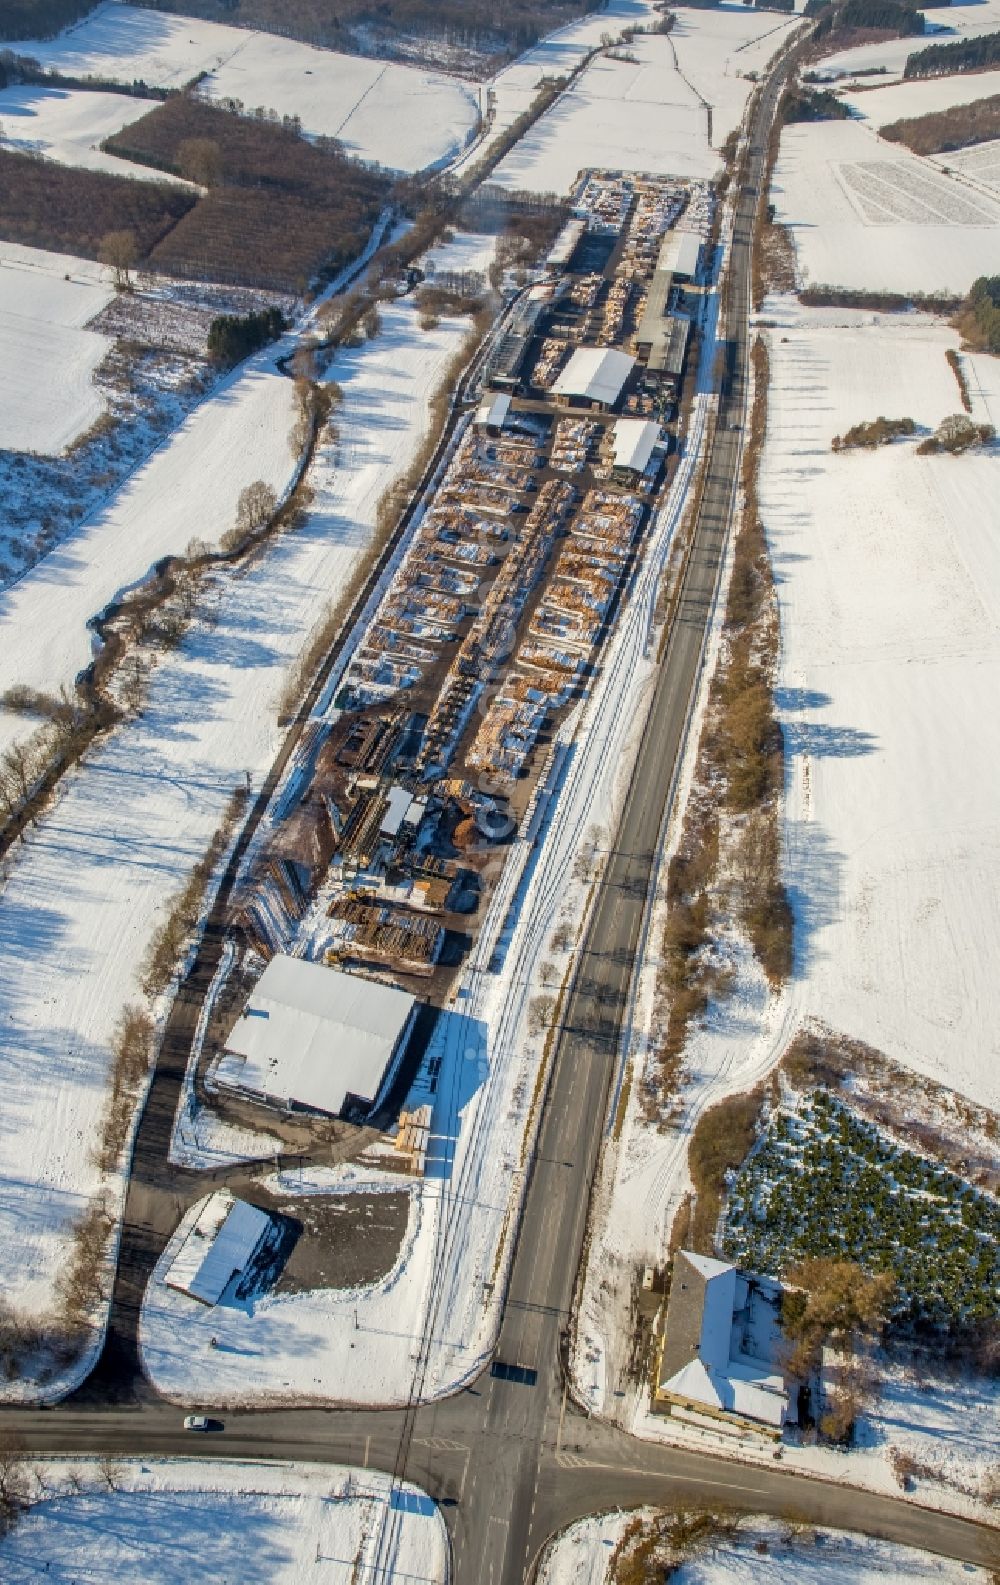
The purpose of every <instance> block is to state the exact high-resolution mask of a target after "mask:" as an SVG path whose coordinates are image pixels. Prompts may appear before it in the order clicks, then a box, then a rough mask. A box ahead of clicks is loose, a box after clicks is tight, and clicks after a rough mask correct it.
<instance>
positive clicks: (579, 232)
mask: <svg viewBox="0 0 1000 1585" xmlns="http://www.w3.org/2000/svg"><path fill="white" fill-rule="evenodd" d="M586 229H587V222H586V221H585V220H582V219H576V220H567V222H566V224H565V225H564V226H563V228H562V230H561V231H560V233H559V235H558V236H557V237H556V240H555V242H554V243H553V244H552V247H551V249H550V250H549V255H548V258H547V259H546V260H545V263H546V265H547V266H548V268H549V269H550V270H564V269H565V268H566V266H567V265H568V264H569V261H570V259H571V258H572V257H573V255H574V253H575V252H576V250H577V248H578V246H579V244H580V242H581V241H582V239H583V234H584V232H585V231H586Z"/></svg>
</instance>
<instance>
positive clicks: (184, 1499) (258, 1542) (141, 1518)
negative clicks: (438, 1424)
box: [0, 1459, 449, 1585]
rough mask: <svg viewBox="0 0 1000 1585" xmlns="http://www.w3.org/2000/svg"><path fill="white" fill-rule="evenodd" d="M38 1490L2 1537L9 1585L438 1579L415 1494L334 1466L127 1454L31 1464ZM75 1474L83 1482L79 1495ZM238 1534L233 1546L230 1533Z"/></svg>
mask: <svg viewBox="0 0 1000 1585" xmlns="http://www.w3.org/2000/svg"><path fill="white" fill-rule="evenodd" d="M33 1470H34V1471H36V1472H37V1474H33V1475H32V1476H31V1477H29V1480H30V1481H31V1483H32V1484H37V1483H38V1482H40V1481H44V1485H45V1489H44V1491H42V1492H39V1493H38V1495H37V1497H36V1498H35V1497H33V1500H32V1506H31V1507H30V1508H29V1510H28V1512H27V1513H26V1514H24V1515H23V1516H22V1517H21V1518H20V1519H19V1520H18V1521H17V1523H16V1525H15V1526H14V1527H13V1528H12V1529H11V1530H9V1531H8V1533H7V1534H5V1535H4V1536H3V1537H2V1538H0V1574H2V1576H3V1579H4V1580H5V1581H6V1585H28V1582H29V1581H34V1580H37V1579H38V1578H39V1577H40V1576H41V1575H43V1574H44V1576H45V1578H46V1579H47V1580H52V1581H53V1582H62V1585H74V1582H76V1581H79V1580H83V1579H86V1580H87V1581H88V1582H92V1585H118V1582H119V1581H121V1580H141V1581H142V1582H143V1585H189V1582H190V1581H191V1580H192V1578H195V1577H204V1578H205V1579H211V1580H215V1581H218V1582H219V1585H225V1582H226V1581H227V1580H235V1579H236V1578H239V1580H240V1585H309V1582H312V1581H315V1582H317V1585H318V1582H320V1581H322V1582H323V1585H327V1582H331V1585H351V1582H352V1581H354V1580H357V1579H359V1578H364V1577H365V1576H366V1575H367V1574H368V1573H369V1572H370V1573H371V1574H372V1575H374V1574H376V1573H377V1574H378V1576H379V1578H380V1579H385V1581H386V1585H389V1582H391V1581H394V1580H395V1581H407V1582H412V1585H416V1582H420V1585H446V1581H447V1579H448V1572H449V1571H448V1536H447V1532H446V1530H445V1526H444V1521H443V1519H442V1518H441V1515H440V1512H439V1510H438V1509H437V1507H436V1506H435V1505H434V1503H433V1502H432V1501H431V1499H430V1498H429V1497H426V1496H425V1495H424V1494H423V1492H421V1491H419V1490H418V1488H416V1487H414V1486H408V1485H407V1486H404V1487H403V1488H402V1489H401V1491H400V1492H399V1493H398V1494H397V1495H395V1496H393V1495H392V1494H391V1491H390V1482H389V1480H388V1478H387V1477H386V1476H384V1475H380V1474H378V1473H377V1472H375V1471H372V1470H367V1469H350V1468H346V1467H344V1466H342V1465H337V1464H330V1465H326V1466H322V1465H320V1466H316V1465H309V1464H281V1465H269V1464H265V1463H263V1462H260V1463H254V1464H252V1465H247V1464H245V1463H233V1462H228V1463H222V1462H219V1463H213V1462H211V1461H210V1460H208V1459H197V1460H195V1459H170V1460H169V1461H168V1460H156V1459H147V1460H145V1461H143V1462H142V1463H140V1462H138V1461H137V1460H134V1459H128V1460H123V1461H122V1462H121V1463H118V1464H115V1465H114V1466H113V1469H112V1470H109V1473H110V1474H111V1477H112V1479H113V1481H114V1487H115V1489H114V1490H111V1489H109V1485H108V1481H107V1480H106V1479H105V1476H104V1474H103V1473H102V1470H101V1468H100V1466H98V1464H97V1463H96V1462H95V1461H94V1460H92V1459H78V1460H76V1462H75V1463H74V1464H73V1465H72V1466H70V1465H68V1464H65V1463H60V1462H56V1461H50V1460H43V1461H41V1462H39V1461H35V1463H34V1465H33ZM71 1476H72V1477H73V1478H74V1479H75V1480H76V1482H77V1483H78V1486H79V1489H78V1490H75V1489H74V1486H73V1484H72V1483H71ZM236 1538H238V1540H237V1539H236Z"/></svg>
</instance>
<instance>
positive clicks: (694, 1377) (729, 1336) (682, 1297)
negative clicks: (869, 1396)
mask: <svg viewBox="0 0 1000 1585" xmlns="http://www.w3.org/2000/svg"><path fill="white" fill-rule="evenodd" d="M746 1302H747V1283H746V1280H745V1279H744V1278H743V1277H742V1276H741V1275H740V1274H739V1273H738V1272H737V1270H736V1267H735V1266H733V1265H731V1264H730V1263H729V1261H726V1260H715V1259H714V1258H713V1257H712V1256H711V1255H697V1254H694V1253H693V1252H692V1251H690V1250H679V1251H678V1253H677V1255H676V1256H675V1258H674V1271H673V1277H672V1279H671V1284H670V1298H669V1301H668V1304H667V1320H666V1329H665V1333H664V1340H663V1352H662V1355H661V1359H660V1380H659V1385H658V1388H657V1392H658V1393H659V1394H663V1395H664V1396H666V1397H670V1398H681V1399H684V1398H689V1399H691V1400H692V1401H693V1402H697V1403H701V1404H704V1405H705V1406H706V1407H708V1408H711V1409H718V1410H724V1411H727V1412H729V1413H731V1414H739V1415H745V1416H746V1417H747V1418H749V1419H752V1420H762V1421H763V1422H764V1423H765V1424H767V1425H778V1426H780V1425H783V1424H784V1421H785V1417H786V1414H787V1409H788V1398H787V1394H786V1392H785V1384H784V1381H783V1379H782V1377H781V1375H780V1373H779V1372H776V1371H775V1370H774V1369H773V1368H772V1367H771V1366H770V1365H769V1363H767V1362H766V1361H764V1360H756V1359H753V1358H751V1357H750V1356H749V1355H747V1354H745V1353H740V1357H739V1358H738V1359H734V1358H733V1357H732V1355H733V1352H734V1340H733V1318H734V1314H735V1312H736V1311H737V1309H742V1307H743V1306H745V1304H746Z"/></svg>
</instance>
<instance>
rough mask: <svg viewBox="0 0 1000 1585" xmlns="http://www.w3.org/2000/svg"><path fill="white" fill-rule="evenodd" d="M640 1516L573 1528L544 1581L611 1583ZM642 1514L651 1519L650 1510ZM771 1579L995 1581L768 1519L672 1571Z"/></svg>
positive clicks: (698, 1582) (966, 1567)
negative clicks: (618, 1554)
mask: <svg viewBox="0 0 1000 1585" xmlns="http://www.w3.org/2000/svg"><path fill="white" fill-rule="evenodd" d="M637 1517H639V1515H637V1514H633V1513H620V1512H615V1513H608V1514H601V1515H595V1516H594V1517H593V1518H589V1519H581V1520H580V1521H579V1522H578V1523H577V1524H574V1525H570V1527H569V1529H568V1530H564V1531H563V1532H562V1534H561V1535H559V1536H557V1538H556V1539H555V1541H553V1542H552V1543H550V1545H549V1547H548V1549H547V1551H546V1552H545V1553H544V1555H543V1558H542V1563H541V1569H540V1573H539V1582H540V1585H610V1578H611V1576H610V1573H609V1564H610V1560H611V1556H612V1553H613V1551H614V1548H615V1547H616V1546H617V1545H618V1544H619V1543H620V1542H621V1541H622V1539H623V1537H624V1535H625V1531H626V1529H627V1527H628V1525H629V1524H630V1523H632V1522H633V1521H634V1520H635V1519H636V1518H637ZM642 1517H644V1518H649V1517H652V1515H651V1513H650V1510H645V1511H642ZM728 1522H731V1521H728ZM764 1576H766V1578H767V1579H768V1580H769V1581H771V1582H772V1585H844V1582H845V1581H849V1582H850V1585H885V1582H886V1581H887V1580H897V1581H899V1580H907V1581H912V1582H914V1585H916V1582H918V1581H921V1582H922V1581H928V1582H929V1581H933V1580H937V1581H939V1582H940V1585H959V1582H960V1581H963V1582H964V1581H965V1580H970V1579H980V1580H984V1581H985V1580H987V1579H988V1578H989V1575H988V1574H987V1572H986V1570H985V1569H980V1568H974V1567H973V1566H972V1565H971V1564H968V1563H955V1562H952V1561H951V1560H950V1559H948V1558H940V1557H935V1556H934V1555H933V1554H932V1553H930V1552H919V1551H917V1550H916V1549H915V1548H913V1547H904V1546H897V1545H896V1544H895V1543H893V1542H891V1541H875V1540H872V1539H871V1538H870V1537H869V1536H863V1535H854V1534H851V1533H850V1532H848V1531H845V1530H826V1529H823V1530H820V1529H815V1528H814V1527H813V1526H811V1525H809V1526H800V1525H795V1524H782V1523H781V1522H780V1521H779V1520H774V1519H765V1518H763V1517H753V1518H748V1519H742V1520H740V1521H739V1522H738V1523H737V1524H736V1525H735V1526H734V1527H733V1533H732V1534H729V1535H725V1534H720V1535H718V1536H715V1537H709V1538H708V1539H707V1540H706V1541H704V1542H702V1543H698V1544H696V1545H695V1546H694V1547H693V1548H692V1549H691V1551H690V1553H689V1555H688V1556H687V1557H685V1558H683V1559H682V1560H681V1561H680V1562H679V1563H678V1564H677V1565H676V1566H675V1567H674V1568H672V1569H671V1571H670V1579H671V1581H672V1582H674V1585H757V1582H758V1581H759V1580H761V1579H762V1578H763V1577H764Z"/></svg>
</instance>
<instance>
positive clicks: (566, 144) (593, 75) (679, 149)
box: [496, 7, 794, 193]
mask: <svg viewBox="0 0 1000 1585" xmlns="http://www.w3.org/2000/svg"><path fill="white" fill-rule="evenodd" d="M600 17H601V18H602V19H605V18H606V13H604V12H601V13H600ZM604 25H605V30H608V27H607V21H606V20H605V23H604ZM793 25H794V24H793V23H792V22H789V21H786V20H784V19H782V20H781V21H778V20H776V18H775V16H774V14H773V13H772V12H767V13H761V12H754V11H747V10H746V9H744V8H743V7H740V8H738V9H737V8H736V7H732V8H727V7H720V8H719V9H717V10H716V9H710V10H703V11H699V10H688V11H681V12H679V13H678V21H677V24H676V26H675V28H674V30H673V32H672V33H671V34H670V35H669V36H667V37H664V36H662V35H652V36H650V37H643V36H641V35H640V36H639V37H637V38H635V39H633V41H632V42H631V44H629V46H628V48H627V51H625V50H622V51H618V52H616V53H617V54H618V55H619V56H622V57H624V55H625V54H627V55H629V56H634V57H635V60H634V61H631V60H627V59H624V58H620V59H614V58H613V57H612V56H608V55H600V56H598V58H597V59H596V60H594V61H592V62H591V64H590V65H589V66H588V67H587V69H586V71H585V72H583V74H582V75H581V77H580V78H579V79H578V80H577V81H576V82H575V83H574V84H573V87H572V88H571V89H570V90H569V91H568V92H567V93H565V94H564V95H563V96H562V97H561V98H560V99H559V100H558V102H557V103H556V104H555V105H554V106H553V107H552V109H551V110H549V111H547V112H546V114H545V115H544V116H543V117H542V118H541V120H540V121H538V122H537V123H536V124H535V126H534V127H533V128H532V129H531V131H530V132H529V133H528V134H527V136H526V137H524V138H523V139H522V140H521V142H520V143H519V144H518V145H517V147H516V148H515V149H512V150H511V152H510V153H509V154H508V155H507V157H506V158H505V159H504V160H502V161H501V163H500V165H499V166H498V168H497V172H496V179H497V180H498V181H499V182H501V183H502V184H503V185H505V186H507V187H513V188H530V189H531V190H533V191H535V192H558V193H563V192H566V191H568V190H569V188H570V187H571V186H572V185H573V182H574V181H575V179H576V176H577V173H578V172H579V171H580V170H582V169H583V168H584V167H587V166H597V167H600V166H606V167H608V168H609V169H612V170H616V169H622V170H635V171H647V172H650V173H653V174H665V175H676V176H690V177H695V178H704V177H711V176H714V175H715V174H716V172H717V171H718V170H719V169H720V164H721V162H720V159H719V155H718V149H719V147H720V146H721V144H722V143H723V142H724V141H725V139H726V137H727V135H728V134H729V132H731V131H732V129H733V128H734V127H736V126H738V124H739V122H740V120H741V118H742V115H743V111H744V108H745V106H746V102H747V99H748V98H749V95H750V92H751V90H752V87H753V83H752V81H751V80H750V78H749V77H748V76H747V75H746V74H747V73H748V72H750V71H757V72H759V71H760V70H761V68H762V67H763V66H764V65H765V64H766V62H767V61H768V60H769V59H770V57H771V55H772V54H773V53H774V52H775V50H776V49H778V47H779V45H780V43H781V40H782V38H783V37H784V36H785V34H786V33H787V32H788V30H789V28H790V27H791V26H793ZM591 47H592V46H591ZM524 69H525V68H524V67H523V66H520V65H519V66H517V67H511V68H509V72H511V73H512V72H515V71H517V72H523V71H524ZM503 80H504V79H503V77H501V78H500V79H498V83H503ZM529 98H530V96H529ZM501 102H502V100H501ZM709 107H711V137H710V136H709ZM520 108H524V107H523V106H521V107H520Z"/></svg>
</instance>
